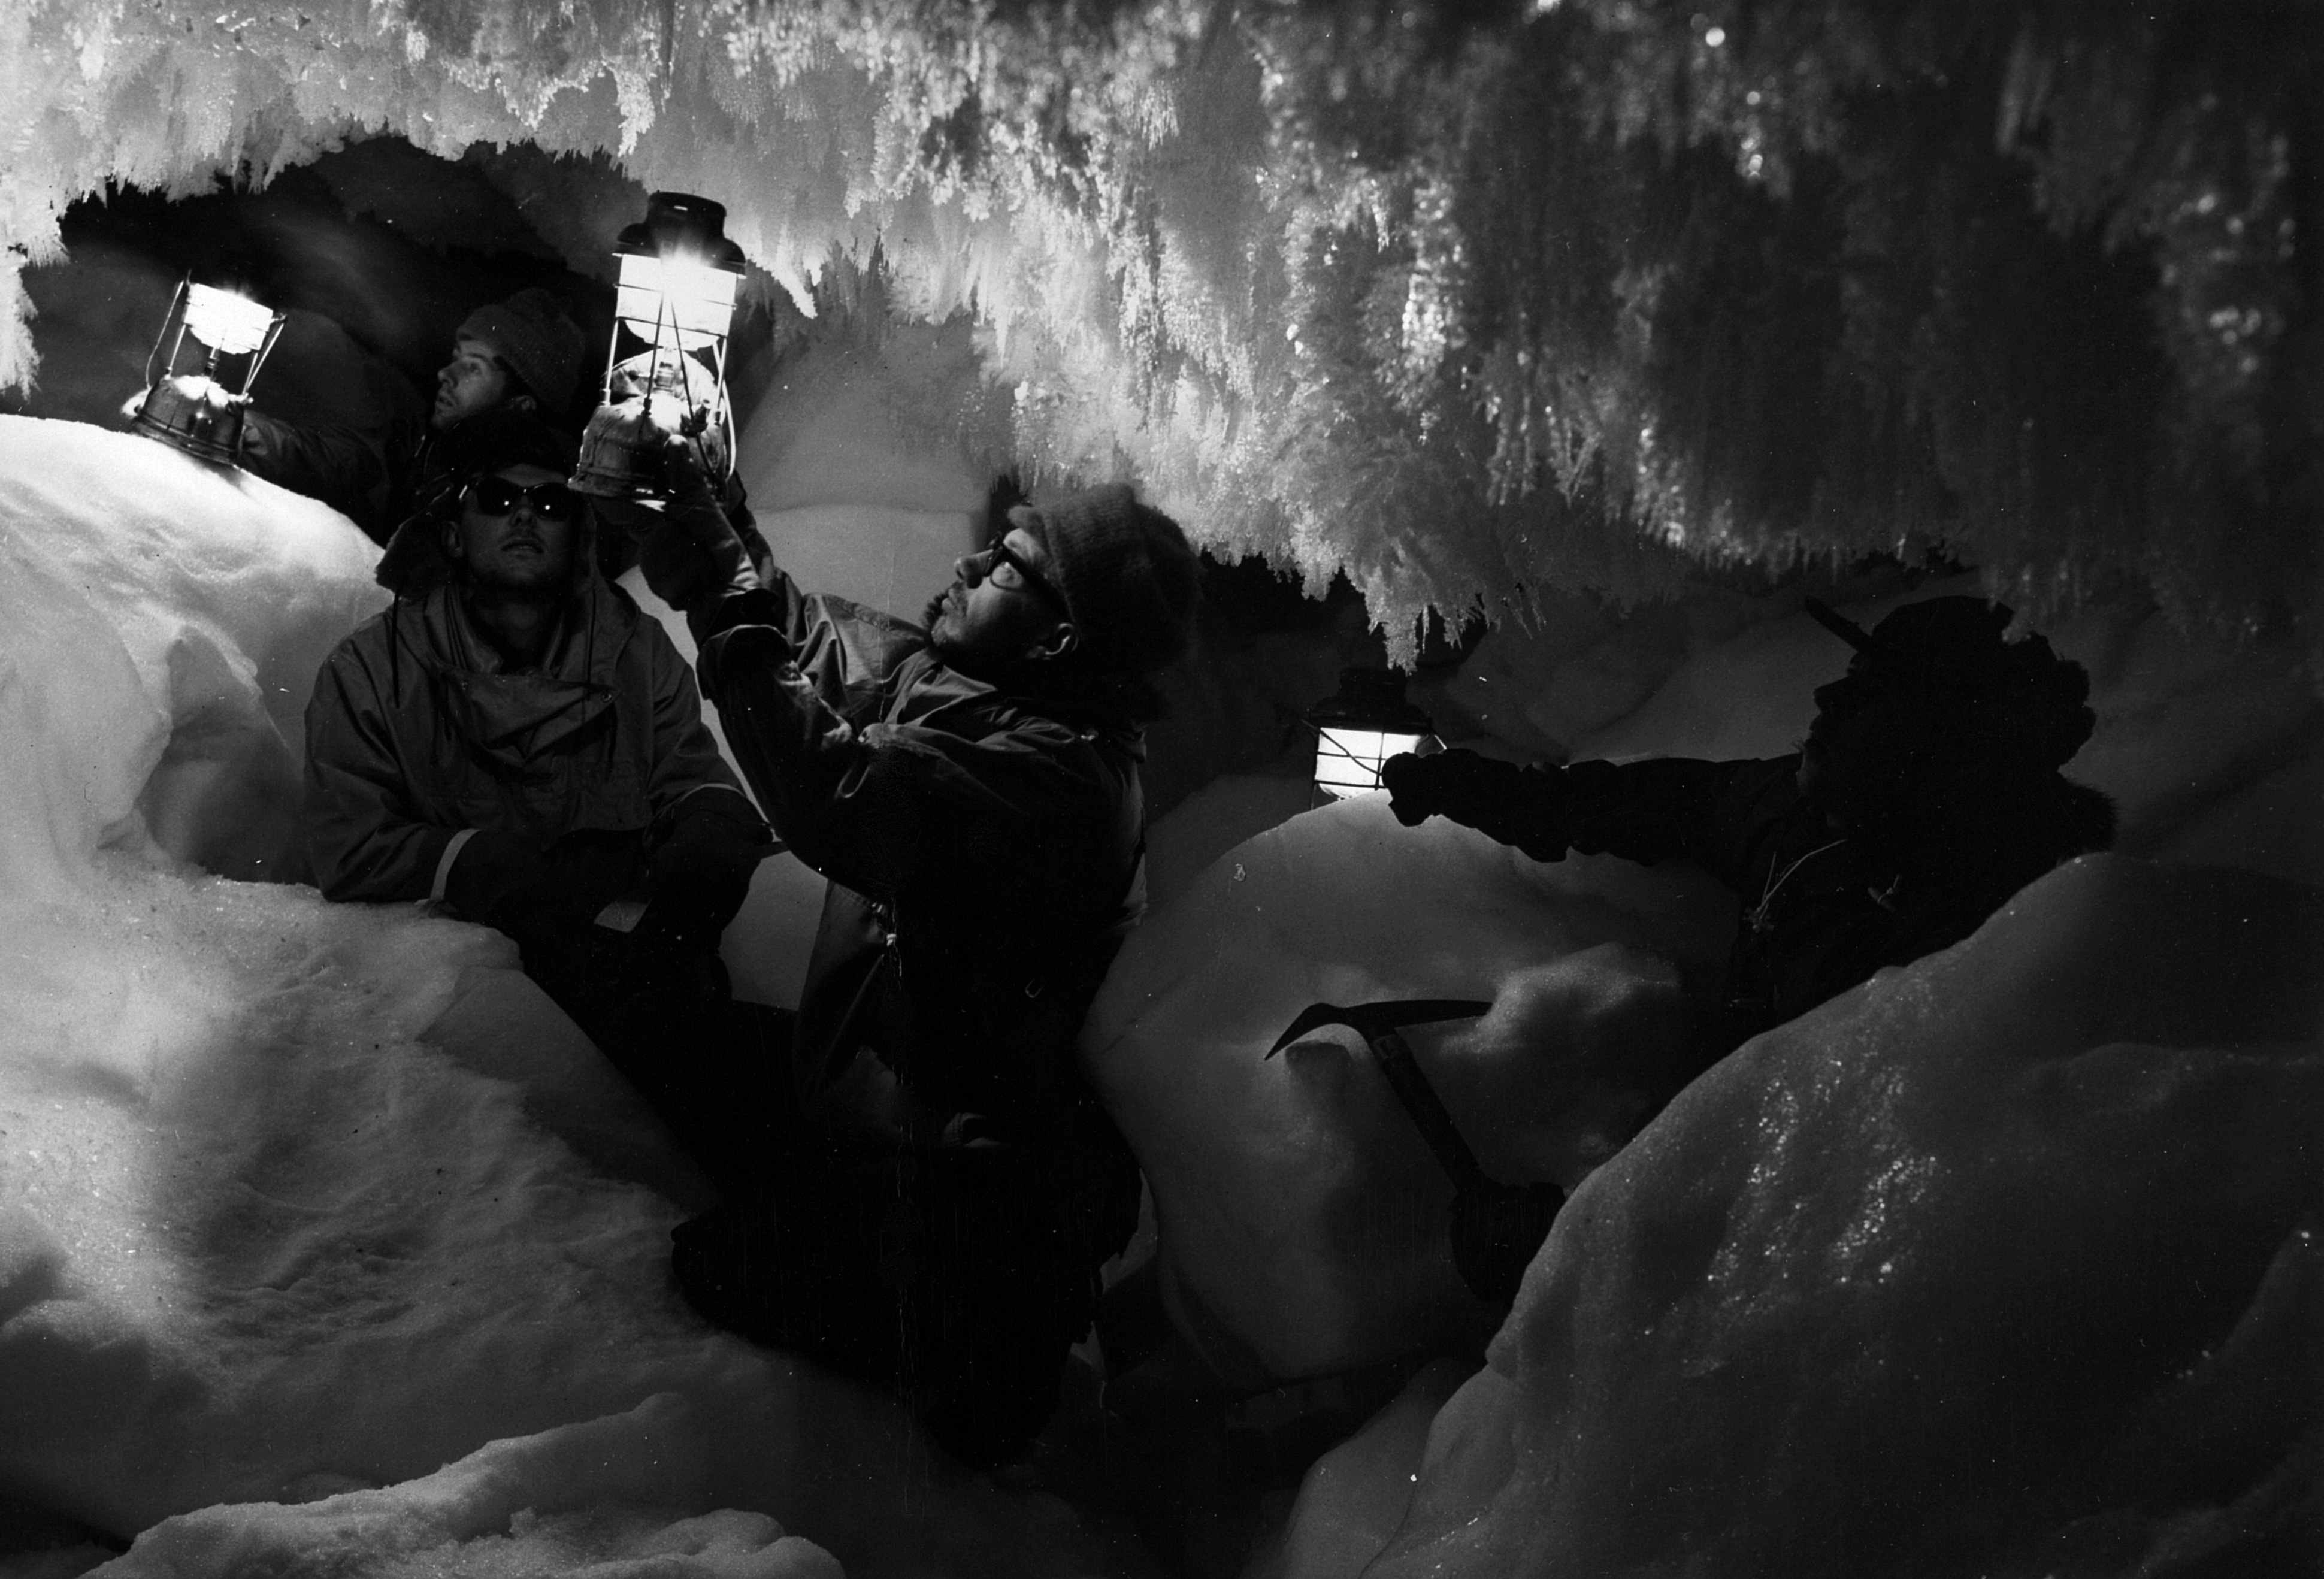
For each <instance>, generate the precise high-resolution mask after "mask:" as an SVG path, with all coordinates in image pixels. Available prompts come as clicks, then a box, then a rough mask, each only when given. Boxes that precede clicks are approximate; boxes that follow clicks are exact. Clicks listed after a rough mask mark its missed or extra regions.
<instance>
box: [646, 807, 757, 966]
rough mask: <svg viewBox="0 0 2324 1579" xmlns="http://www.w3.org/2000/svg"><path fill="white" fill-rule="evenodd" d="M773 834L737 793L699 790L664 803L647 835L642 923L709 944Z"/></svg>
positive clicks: (738, 902)
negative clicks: (664, 813) (665, 810)
mask: <svg viewBox="0 0 2324 1579" xmlns="http://www.w3.org/2000/svg"><path fill="white" fill-rule="evenodd" d="M773 848H774V836H773V835H772V834H770V832H768V830H767V825H766V822H765V820H764V819H763V818H761V817H760V816H759V813H758V810H757V808H754V807H753V806H752V804H751V803H750V801H749V800H747V799H744V798H743V797H742V795H740V794H738V793H734V792H733V791H730V790H725V789H703V790H698V791H696V793H694V794H692V795H689V796H687V798H686V799H683V800H681V801H679V802H678V804H677V805H676V806H674V807H672V808H670V811H669V817H668V820H667V823H666V824H665V823H663V822H659V821H658V822H657V823H656V824H655V826H654V827H653V828H652V829H650V830H649V832H648V834H647V838H646V872H647V878H646V888H647V892H648V893H649V894H650V896H651V897H650V902H649V904H648V907H647V910H646V921H647V924H648V925H650V926H651V927H652V928H655V930H657V931H658V932H662V933H667V934H669V935H671V936H683V937H687V938H689V939H695V940H699V941H706V942H709V943H715V942H716V941H717V937H718V934H720V933H721V932H723V931H724V930H725V929H726V924H727V923H728V922H729V921H732V920H733V919H734V913H735V912H736V911H737V910H741V909H742V900H743V899H744V897H745V896H747V895H748V894H749V892H750V891H751V873H752V869H753V868H755V867H756V866H757V865H758V864H759V862H760V861H761V858H763V857H764V856H765V855H766V854H767V853H768V852H769V851H770V850H771V849H773Z"/></svg>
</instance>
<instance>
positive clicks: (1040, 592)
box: [984, 538, 1073, 614]
mask: <svg viewBox="0 0 2324 1579" xmlns="http://www.w3.org/2000/svg"><path fill="white" fill-rule="evenodd" d="M984 559H985V570H984V578H985V579H986V580H987V581H990V582H991V583H992V585H993V586H998V587H1000V588H1001V590H1003V591H1004V592H1015V591H1019V590H1022V591H1027V592H1030V593H1031V594H1033V596H1036V597H1037V598H1039V599H1040V600H1041V601H1042V602H1043V603H1046V604H1047V605H1049V606H1050V607H1051V608H1053V609H1056V611H1057V613H1059V614H1071V613H1072V612H1073V611H1072V610H1071V609H1069V608H1068V607H1067V606H1066V605H1065V594H1064V593H1062V592H1059V591H1058V590H1057V589H1056V587H1055V586H1051V585H1050V584H1049V580H1048V578H1047V577H1045V576H1043V575H1042V574H1041V573H1040V572H1039V571H1038V570H1036V569H1034V568H1033V567H1032V566H1030V565H1028V564H1027V563H1026V562H1025V560H1024V559H1023V557H1022V556H1021V555H1019V553H1018V552H1017V550H1016V549H1012V548H1010V546H1009V544H1008V541H1007V540H1005V539H1003V538H994V539H993V540H991V542H989V543H987V544H985V546H984ZM1004 571H1007V572H1010V574H1006V575H1004V574H1003V572H1004Z"/></svg>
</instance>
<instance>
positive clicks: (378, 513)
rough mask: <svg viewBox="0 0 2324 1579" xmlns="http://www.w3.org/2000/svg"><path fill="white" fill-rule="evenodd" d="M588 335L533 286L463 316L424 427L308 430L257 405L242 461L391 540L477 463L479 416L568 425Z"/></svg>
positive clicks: (246, 429)
mask: <svg viewBox="0 0 2324 1579" xmlns="http://www.w3.org/2000/svg"><path fill="white" fill-rule="evenodd" d="M585 338H586V337H585V336H584V334H583V332H582V329H581V326H580V325H578V324H576V323H575V322H574V321H573V319H572V318H571V317H570V316H568V315H567V312H566V310H565V309H564V308H563V306H561V305H560V304H559V303H558V300H557V298H556V297H555V296H553V295H551V294H550V293H549V291H547V290H545V289H543V288H542V287H540V286H538V285H535V286H530V287H528V288H527V289H525V290H522V291H518V292H517V293H516V294H515V295H513V296H512V297H510V298H509V299H508V300H505V301H496V302H490V303H487V304H486V305H484V306H483V307H479V308H478V309H475V311H474V312H472V313H470V314H469V315H468V316H467V317H466V319H463V320H462V322H461V324H460V328H459V332H458V333H457V335H456V336H455V337H454V338H453V342H452V357H451V360H450V361H448V362H447V363H445V364H444V365H443V367H442V368H441V369H439V370H438V373H437V374H436V399H435V403H434V404H433V405H432V406H431V407H430V408H429V413H428V420H427V423H426V425H425V426H424V427H422V426H419V425H416V424H412V423H410V422H406V421H401V420H398V421H395V422H392V423H390V424H388V425H387V426H385V427H383V428H339V427H317V428H309V427H302V426H300V424H298V423H295V422H288V421H285V420H282V419H281V418H280V417H270V416H267V415H266V414H265V413H263V412H262V411H251V412H249V413H248V414H247V415H246V416H245V417H244V420H243V438H242V454H241V456H240V457H239V458H240V460H241V464H242V465H243V466H244V467H245V468H246V469H248V470H249V471H251V472H253V473H254V474H256V475H257V476H262V477H264V478H265V479H266V480H267V481H268V482H270V483H275V484H279V485H281V486H282V487H285V488H288V489H290V490H291V492H292V493H294V494H306V495H307V496H308V497H309V498H313V499H319V500H321V501H322V502H323V503H326V504H328V505H330V506H331V507H332V508H333V509H335V510H337V511H338V512H341V513H342V514H344V515H346V516H347V517H348V518H349V519H351V520H353V521H354V522H355V524H356V525H357V526H360V527H362V528H363V529H364V532H365V533H366V534H367V535H368V536H370V538H371V539H372V540H374V542H381V543H384V542H386V541H387V540H388V538H389V536H390V535H391V534H392V533H393V531H395V529H396V527H397V526H398V525H399V524H401V522H403V521H404V520H405V518H407V517H408V516H410V514H411V513H412V512H414V511H415V510H417V509H419V508H420V507H422V506H423V505H425V504H427V503H429V497H430V495H431V494H433V493H434V492H435V491H436V490H437V489H438V488H439V487H440V486H442V485H444V483H445V482H446V481H447V479H448V478H450V477H452V476H454V474H456V473H462V472H465V470H466V466H467V465H468V464H469V463H470V462H471V461H473V459H474V457H473V456H471V455H469V454H467V453H466V451H467V450H469V449H470V448H473V447H472V446H470V445H468V444H466V443H464V442H463V434H464V430H465V429H466V424H468V423H469V422H470V421H471V420H473V419H475V418H476V417H480V416H483V415H484V414H485V413H487V412H492V411H521V412H530V413H531V414H533V415H534V416H536V417H538V418H539V419H540V420H543V421H545V422H546V423H548V424H549V426H551V427H557V426H558V425H560V424H561V423H562V422H563V420H564V419H565V417H566V415H567V411H569V409H570V408H571V406H572V404H573V397H574V393H575V392H576V390H577V389H578V388H579V384H580V377H581V354H582V351H583V350H584V348H585V346H584V341H585Z"/></svg>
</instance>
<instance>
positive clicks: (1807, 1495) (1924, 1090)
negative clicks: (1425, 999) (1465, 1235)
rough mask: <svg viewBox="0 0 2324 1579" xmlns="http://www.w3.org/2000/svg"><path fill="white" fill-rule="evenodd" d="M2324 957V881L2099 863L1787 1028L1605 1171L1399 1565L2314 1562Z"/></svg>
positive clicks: (1500, 1346)
mask: <svg viewBox="0 0 2324 1579" xmlns="http://www.w3.org/2000/svg"><path fill="white" fill-rule="evenodd" d="M2319 958H2324V891H2318V890H2316V889H2312V888H2308V887H2305V886H2301V885H2295V884H2291V883H2285V882H2277V881H2274V880H2272V879H2268V878H2264V877H2260V876H2256V875H2253V874H2249V873H2232V872H2225V871H2209V870H2199V869H2192V868H2184V867H2167V866H2153V865H2148V864H2144V863H2137V862H2132V861H2127V860H2124V859H2122V858H2119V857H2106V856H2100V857H2089V858H2085V859H2084V860H2082V861H2080V862H2077V863H2073V864H2071V865H2070V866H2067V867H2064V868H2061V870H2060V871H2059V872H2057V873H2052V875H2051V876H2049V877H2047V878H2045V879H2043V881H2042V882H2038V883H2036V884H2034V885H2033V886H2032V887H2030V888H2028V889H2027V890H2026V891H2024V893H2023V894H2021V895H2020V896H2019V897H2018V898H2017V899H2016V900H2014V901H2013V902H2012V903H2011V904H2010V905H2009V906H2008V907H2007V908H2006V909H2005V910H2003V911H2002V912H2001V913H2000V914H1998V915H1997V916H1996V917H1995V918H1994V919H1992V920H1991V921H1990V922H1988V923H1987V925H1986V927H1985V928H1983V929H1982V930H1980V931H1979V932H1978V934H1976V936H1974V937H1971V938H1969V940H1968V941H1966V942H1964V943H1963V944H1961V945H1960V946H1957V947H1955V948H1952V949H1950V950H1948V951H1946V952H1944V953H1942V954H1941V955H1937V956H1932V957H1931V958H1929V959H1927V960H1924V961H1922V962H1920V963H1919V964H1916V965H1913V966H1911V967H1909V968H1907V969H1905V970H1903V971H1896V972H1884V973H1882V974H1881V975H1879V976H1878V977H1877V978H1875V980H1874V981H1873V982H1872V983H1869V984H1867V986H1865V987H1862V988H1858V989H1857V990H1856V991H1854V992H1851V993H1847V994H1844V995H1842V996H1841V997H1840V998H1838V999H1835V1000H1833V1001H1832V1002H1830V1003H1828V1004H1826V1005H1824V1006H1823V1007H1822V1008H1821V1009H1818V1010H1816V1011H1813V1012H1812V1013H1810V1014H1808V1015H1805V1016H1803V1017H1802V1018H1801V1019H1799V1020H1795V1021H1794V1022H1793V1023H1791V1024H1790V1025H1787V1026H1784V1027H1783V1028H1781V1029H1780V1030H1775V1031H1773V1032H1770V1033H1769V1034H1767V1035H1766V1036H1764V1037H1762V1038H1760V1039H1757V1040H1756V1041H1754V1042H1753V1043H1751V1044H1749V1045H1748V1046H1747V1047H1746V1048H1743V1049H1742V1050H1741V1051H1739V1052H1738V1053H1737V1054H1736V1055H1734V1056H1733V1057H1729V1059H1728V1060H1726V1062H1724V1063H1723V1064H1721V1065H1720V1067H1718V1068H1717V1069H1715V1070H1714V1071H1712V1072H1711V1074H1710V1075H1709V1076H1706V1077H1705V1078H1703V1079H1702V1080H1701V1081H1699V1082H1697V1083H1696V1084H1695V1085H1693V1086H1692V1087H1691V1088H1690V1089H1689V1090H1688V1091H1687V1092H1686V1093H1685V1094H1683V1096H1682V1097H1681V1098H1680V1099H1679V1100H1678V1102H1677V1103H1674V1105H1673V1106H1672V1107H1671V1108H1670V1109H1668V1110H1667V1111H1666V1112H1665V1113H1664V1114H1663V1115H1662V1116H1661V1117H1660V1118H1659V1119H1658V1120H1656V1122H1655V1123H1654V1124H1653V1125H1652V1126H1650V1127H1649V1128H1648V1129H1647V1130H1646V1132H1645V1133H1644V1134H1643V1135H1642V1136H1641V1137H1640V1139H1639V1140H1637V1142H1636V1143H1635V1144H1634V1145H1632V1146H1631V1147H1630V1148H1629V1149H1628V1150H1627V1151H1625V1152H1624V1153H1623V1154H1622V1156H1620V1157H1619V1158H1618V1159H1616V1160H1615V1161H1614V1162H1612V1163H1611V1164H1609V1166H1608V1167H1606V1168H1602V1169H1600V1171H1599V1172H1598V1173H1597V1174H1596V1175H1595V1176H1594V1177H1592V1178H1591V1180H1590V1182H1589V1183H1588V1184H1587V1185H1586V1186H1585V1187H1583V1188H1582V1191H1581V1192H1580V1193H1579V1194H1578V1195H1577V1196H1575V1197H1574V1199H1573V1200H1572V1203H1571V1204H1570V1205H1569V1206H1568V1208H1567V1210H1566V1212H1565V1213H1564V1214H1563V1215H1562V1216H1561V1217H1560V1219H1559V1221H1558V1224H1557V1227H1556V1228H1555V1229H1554V1231H1553V1233H1552V1234H1551V1237H1550V1240H1549V1242H1548V1244H1547V1245H1546V1247H1545V1250H1544V1251H1543V1253H1542V1255H1541V1256H1540V1257H1538V1258H1536V1260H1535V1262H1534V1265H1533V1268H1532V1270H1531V1271H1530V1273H1529V1274H1528V1276H1527V1279H1526V1286H1525V1288H1524V1289H1523V1291H1522V1292H1521V1293H1520V1295H1519V1297H1518V1300H1517V1307H1516V1308H1515V1310H1514V1312H1513V1314H1512V1315H1511V1316H1510V1319H1509V1321H1508V1324H1507V1325H1505V1326H1504V1327H1503V1328H1502V1330H1501V1331H1500V1333H1499V1335H1498V1336H1497V1337H1496V1339H1495V1340H1494V1342H1493V1344H1492V1347H1491V1350H1490V1352H1489V1367H1488V1369H1487V1370H1485V1371H1482V1372H1480V1374H1479V1375H1478V1376H1477V1377H1476V1378H1475V1379H1473V1380H1471V1382H1469V1383H1468V1384H1467V1385H1466V1386H1464V1387H1463V1388H1462V1390H1461V1391H1460V1392H1459V1393H1456V1394H1455V1395H1454V1396H1453V1398H1452V1400H1451V1401H1450V1402H1448V1403H1447V1404H1446V1405H1445V1407H1444V1408H1443V1410H1442V1411H1441V1412H1439V1414H1438V1415H1437V1417H1436V1420H1435V1424H1434V1428H1433V1430H1432V1433H1431V1436H1430V1440H1429V1445H1428V1447H1427V1450H1426V1453H1425V1456H1424V1458H1423V1460H1422V1462H1421V1464H1419V1465H1418V1481H1417V1484H1416V1486H1415V1487H1414V1488H1413V1491H1412V1508H1411V1511H1410V1513H1409V1514H1408V1516H1407V1518H1406V1520H1405V1523H1404V1526H1403V1528H1402V1529H1401V1531H1400V1532H1399V1533H1398V1534H1397V1536H1396V1537H1395V1539H1394V1540H1393V1542H1392V1543H1390V1545H1389V1546H1388V1549H1387V1551H1386V1552H1385V1553H1383V1554H1382V1555H1381V1556H1379V1559H1378V1560H1377V1561H1376V1562H1375V1563H1374V1564H1373V1565H1371V1566H1369V1567H1366V1568H1364V1569H1363V1571H1364V1572H1365V1573H1366V1574H1368V1575H1374V1576H1378V1579H1403V1576H1405V1575H1418V1574H1430V1575H1434V1576H1441V1579H1457V1576H1459V1575H1465V1574H1475V1575H1486V1574H1491V1575H1496V1576H1499V1575H1515V1574H1524V1575H1577V1576H1579V1575H1585V1574H1588V1575H1596V1574H1661V1573H1677V1572H1681V1571H1685V1572H1690V1573H1783V1574H1791V1575H1796V1576H1799V1579H1814V1576H1817V1575H1825V1574H1830V1575H1834V1576H1839V1575H1850V1576H1852V1575H1858V1574H1866V1573H1880V1574H1920V1573H1931V1574H1936V1573H1943V1574H1978V1573H2008V1574H2049V1573H2056V1574H2126V1573H2132V1572H2136V1573H2142V1574H2193V1573H2196V1572H2201V1573H2205V1574H2212V1573H2220V1574H2225V1573H2236V1574H2246V1573H2277V1572H2282V1573H2286V1574H2290V1573H2294V1572H2309V1571H2312V1567H2311V1566H2310V1564H2311V1563H2312V1559H2313V1556H2314V1555H2315V1551H2314V1547H2312V1545H2311V1546H2303V1545H2302V1544H2301V1543H2302V1542H2303V1541H2310V1540H2312V1538H2313V1535H2314V1531H2315V1529H2316V1528H2317V1524H2316V1522H2315V1520H2316V1514H2317V1510H2318V1508H2319V1497H2324V1460H2319V1454H2318V1445H2319V1441H2324V1394H2319V1390H2318V1388H2317V1385H2316V1378H2317V1376H2318V1374H2319V1371H2318V1366H2319V1358H2320V1357H2324V1354H2320V1353H2319V1341H2318V1334H2319V1331H2324V1326H2319V1313H2324V1244H2319V1232H2324V1148H2319V1145H2318V1142H2317V1136H2318V1135H2319V1133H2324V1036H2320V1035H2319V1033H2320V1032H2324V1002H2319V992H2318V987H2317V975H2316V962H2317V961H2318V960H2319ZM1396 1467H1401V1466H1400V1465H1399V1466H1396ZM1294 1534H1295V1535H1296V1529H1295V1531H1294ZM1358 1565H1360V1557H1359V1559H1358ZM1345 1571H1346V1572H1350V1573H1352V1572H1353V1571H1354V1568H1353V1566H1351V1567H1350V1568H1348V1569H1346V1570H1345Z"/></svg>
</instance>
